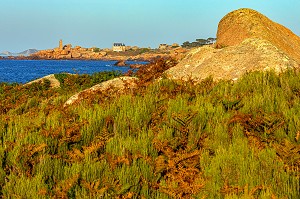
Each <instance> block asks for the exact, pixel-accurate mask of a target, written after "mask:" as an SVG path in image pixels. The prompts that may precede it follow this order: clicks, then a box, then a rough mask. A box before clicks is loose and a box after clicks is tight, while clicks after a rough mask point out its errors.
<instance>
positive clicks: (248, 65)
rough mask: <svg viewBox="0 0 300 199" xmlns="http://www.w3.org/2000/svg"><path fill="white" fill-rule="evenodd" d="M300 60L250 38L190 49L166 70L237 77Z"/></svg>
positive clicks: (180, 75) (185, 75) (176, 75)
mask: <svg viewBox="0 0 300 199" xmlns="http://www.w3.org/2000/svg"><path fill="white" fill-rule="evenodd" d="M296 67H298V63H297V62H296V61H294V60H293V59H290V58H289V57H288V56H287V55H286V54H285V53H284V52H283V51H281V50H280V49H278V48H276V47H275V46H274V45H272V44H271V43H270V42H269V41H266V40H262V39H255V38H249V39H246V40H244V41H243V42H242V43H241V44H239V45H238V46H231V47H227V48H223V49H215V48H213V47H211V46H205V47H201V48H197V49H195V50H193V51H191V52H190V53H189V54H188V55H187V56H186V58H184V59H183V60H182V61H181V62H180V63H179V64H178V65H176V66H175V67H173V68H170V69H169V70H167V71H166V74H167V76H168V77H169V78H171V79H182V80H188V79H193V80H196V81H197V80H201V79H205V78H207V77H209V76H212V77H213V78H214V79H216V80H217V79H234V80H235V79H238V78H239V77H240V76H241V75H243V74H244V73H246V72H250V71H255V70H262V71H265V70H274V71H275V72H278V73H279V72H281V71H283V70H286V69H287V68H296Z"/></svg>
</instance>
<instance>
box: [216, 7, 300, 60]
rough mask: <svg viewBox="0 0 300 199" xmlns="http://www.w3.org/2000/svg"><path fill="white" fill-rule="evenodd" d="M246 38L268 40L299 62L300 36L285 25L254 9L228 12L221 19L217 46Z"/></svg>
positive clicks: (236, 42)
mask: <svg viewBox="0 0 300 199" xmlns="http://www.w3.org/2000/svg"><path fill="white" fill-rule="evenodd" d="M247 38H260V39H265V40H268V41H270V42H271V43H272V44H273V45H274V46H276V47H277V48H279V49H280V50H282V51H283V52H284V53H285V54H287V55H288V56H289V57H291V58H293V59H295V60H296V61H297V62H298V63H300V38H299V37H298V36H297V35H295V34H294V33H293V32H292V31H291V30H289V29H287V28H286V27H284V26H282V25H280V24H278V23H275V22H273V21H272V20H270V19H269V18H267V17H266V16H264V15H262V14H260V13H259V12H257V11H255V10H252V9H245V8H244V9H239V10H235V11H233V12H230V13H229V14H227V15H226V16H225V17H223V19H221V21H220V23H219V26H218V32H217V43H216V45H217V47H226V46H234V45H238V44H240V43H242V42H243V41H244V40H245V39H247Z"/></svg>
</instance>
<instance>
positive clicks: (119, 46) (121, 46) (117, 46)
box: [112, 43, 126, 52]
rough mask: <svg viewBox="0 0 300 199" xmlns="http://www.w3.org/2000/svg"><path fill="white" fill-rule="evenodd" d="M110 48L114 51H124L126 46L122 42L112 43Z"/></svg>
mask: <svg viewBox="0 0 300 199" xmlns="http://www.w3.org/2000/svg"><path fill="white" fill-rule="evenodd" d="M112 50H113V51H114V52H124V51H126V46H125V44H124V43H114V44H113V47H112Z"/></svg>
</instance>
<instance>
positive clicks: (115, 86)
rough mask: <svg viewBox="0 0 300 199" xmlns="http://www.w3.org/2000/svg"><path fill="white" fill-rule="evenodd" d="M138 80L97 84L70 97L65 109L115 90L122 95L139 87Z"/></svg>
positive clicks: (127, 79)
mask: <svg viewBox="0 0 300 199" xmlns="http://www.w3.org/2000/svg"><path fill="white" fill-rule="evenodd" d="M137 81H138V78H135V77H118V78H114V79H111V80H108V81H105V82H102V83H100V84H97V85H95V86H93V87H91V88H88V89H86V90H83V91H81V92H79V93H77V94H75V95H73V96H72V97H70V98H69V99H68V100H67V101H66V102H65V104H64V107H67V106H69V105H72V104H74V103H76V102H80V101H81V100H83V99H85V98H86V97H89V96H92V95H95V94H97V93H98V92H108V91H109V90H113V91H115V92H118V93H121V92H123V91H124V90H125V89H132V88H135V87H136V86H137V84H136V82H137Z"/></svg>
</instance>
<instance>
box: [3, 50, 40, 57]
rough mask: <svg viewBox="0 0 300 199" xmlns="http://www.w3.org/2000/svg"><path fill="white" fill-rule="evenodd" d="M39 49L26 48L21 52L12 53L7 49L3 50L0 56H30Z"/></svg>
mask: <svg viewBox="0 0 300 199" xmlns="http://www.w3.org/2000/svg"><path fill="white" fill-rule="evenodd" d="M38 51H39V50H37V49H28V50H24V51H22V52H19V53H12V52H9V51H3V52H1V53H0V56H30V55H32V54H34V53H36V52H38Z"/></svg>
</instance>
